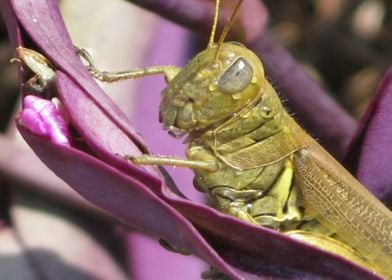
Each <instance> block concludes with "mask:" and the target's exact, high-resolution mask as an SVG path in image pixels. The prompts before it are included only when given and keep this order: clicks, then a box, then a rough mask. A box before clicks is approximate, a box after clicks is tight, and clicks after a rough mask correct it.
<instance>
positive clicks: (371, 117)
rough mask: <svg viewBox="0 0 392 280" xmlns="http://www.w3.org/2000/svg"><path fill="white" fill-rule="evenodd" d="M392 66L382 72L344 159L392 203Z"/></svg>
mask: <svg viewBox="0 0 392 280" xmlns="http://www.w3.org/2000/svg"><path fill="white" fill-rule="evenodd" d="M391 123H392V68H390V69H389V70H388V71H387V73H386V74H385V76H384V79H383V80H382V82H381V84H380V86H379V88H378V90H377V93H376V95H375V96H374V98H373V100H372V102H371V104H370V106H369V107H368V109H367V111H366V113H365V115H364V116H363V118H362V120H361V122H360V126H359V128H358V130H357V132H356V135H355V137H354V139H353V141H352V143H351V146H350V152H349V153H348V154H347V156H346V162H347V164H348V165H349V166H350V167H351V169H352V170H353V172H354V173H355V174H356V175H357V177H358V179H359V180H360V181H361V182H362V183H363V184H364V185H365V186H367V187H368V188H369V190H370V191H371V192H372V193H373V194H374V195H376V196H377V197H379V198H380V199H381V200H383V201H384V202H385V203H387V204H389V205H392V176H391V171H390V169H391V168H390V166H391V159H392V150H391V143H392V126H391Z"/></svg>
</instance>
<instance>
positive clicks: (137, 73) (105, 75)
mask: <svg viewBox="0 0 392 280" xmlns="http://www.w3.org/2000/svg"><path fill="white" fill-rule="evenodd" d="M75 51H76V53H77V54H78V55H79V56H80V57H81V58H82V59H83V61H85V63H86V66H87V68H88V70H89V71H90V73H91V75H93V77H94V78H96V79H97V80H99V81H101V82H106V83H112V82H117V81H121V80H128V79H137V78H140V77H144V76H150V75H157V74H163V75H164V77H165V80H166V82H169V81H171V80H172V79H173V78H174V77H175V76H176V75H177V73H178V72H180V70H181V68H178V67H175V66H170V65H165V66H152V67H145V68H135V69H132V70H129V71H119V72H109V71H101V70H99V69H97V68H96V67H95V65H94V61H93V58H92V57H91V55H90V54H89V53H88V51H86V50H85V49H82V48H78V47H75Z"/></svg>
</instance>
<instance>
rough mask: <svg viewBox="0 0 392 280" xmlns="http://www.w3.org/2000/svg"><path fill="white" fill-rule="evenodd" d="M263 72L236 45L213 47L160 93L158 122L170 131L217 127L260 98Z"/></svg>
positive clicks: (256, 61) (255, 59)
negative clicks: (159, 120) (159, 118)
mask: <svg viewBox="0 0 392 280" xmlns="http://www.w3.org/2000/svg"><path fill="white" fill-rule="evenodd" d="M264 80H265V78H264V69H263V66H262V63H261V62H260V60H259V58H258V57H257V56H256V55H255V54H254V53H253V52H251V51H250V50H249V49H247V48H245V47H244V46H242V45H240V44H238V43H223V44H222V45H221V46H220V49H219V53H218V54H217V46H216V45H213V46H211V47H209V48H207V49H206V50H204V51H203V52H201V53H199V54H198V55H197V56H196V57H194V58H193V59H192V60H191V61H190V62H189V63H188V64H187V65H186V66H185V68H184V69H183V70H181V71H180V72H179V73H178V74H177V75H176V76H175V77H174V78H173V79H172V80H171V81H170V82H169V83H168V86H167V87H166V88H165V89H164V90H163V92H162V95H163V96H162V102H161V106H160V116H161V121H162V123H163V125H164V127H165V128H167V129H169V130H172V131H183V132H192V131H204V130H206V129H210V128H211V127H216V126H217V125H219V124H221V123H222V122H224V121H225V120H227V119H230V118H231V117H233V116H234V115H235V114H236V113H238V112H239V111H241V110H242V109H244V108H246V107H247V106H251V105H252V104H254V103H255V102H256V101H257V100H259V99H260V97H261V93H262V89H263V84H264V83H263V81H264Z"/></svg>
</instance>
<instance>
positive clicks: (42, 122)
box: [19, 95, 71, 146]
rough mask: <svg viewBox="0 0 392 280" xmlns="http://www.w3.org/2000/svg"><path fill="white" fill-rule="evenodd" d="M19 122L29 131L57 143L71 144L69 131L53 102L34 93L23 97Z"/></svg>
mask: <svg viewBox="0 0 392 280" xmlns="http://www.w3.org/2000/svg"><path fill="white" fill-rule="evenodd" d="M19 122H20V124H21V125H23V126H25V127H26V128H28V129H30V130H31V132H33V133H35V134H37V135H40V136H43V137H45V138H48V139H50V140H51V141H52V142H53V143H56V144H59V145H65V146H70V145H71V133H70V132H69V129H68V124H67V123H66V122H65V120H64V118H63V116H62V115H61V114H60V111H59V110H58V109H57V107H56V106H55V104H54V103H53V102H52V101H50V100H46V99H43V98H40V97H37V96H34V95H28V96H26V97H24V98H23V111H22V112H21V113H20V116H19Z"/></svg>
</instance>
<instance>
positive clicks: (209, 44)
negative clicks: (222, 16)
mask: <svg viewBox="0 0 392 280" xmlns="http://www.w3.org/2000/svg"><path fill="white" fill-rule="evenodd" d="M219 4H220V0H216V1H215V14H214V22H213V23H212V30H211V35H210V39H209V40H208V47H209V48H211V47H212V45H213V44H214V41H215V33H216V27H217V25H218V18H219Z"/></svg>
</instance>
